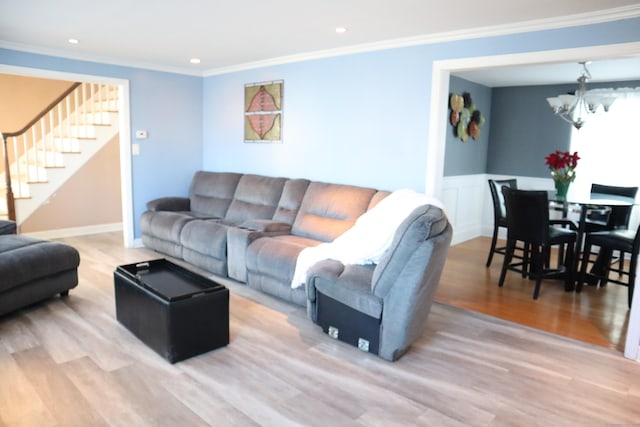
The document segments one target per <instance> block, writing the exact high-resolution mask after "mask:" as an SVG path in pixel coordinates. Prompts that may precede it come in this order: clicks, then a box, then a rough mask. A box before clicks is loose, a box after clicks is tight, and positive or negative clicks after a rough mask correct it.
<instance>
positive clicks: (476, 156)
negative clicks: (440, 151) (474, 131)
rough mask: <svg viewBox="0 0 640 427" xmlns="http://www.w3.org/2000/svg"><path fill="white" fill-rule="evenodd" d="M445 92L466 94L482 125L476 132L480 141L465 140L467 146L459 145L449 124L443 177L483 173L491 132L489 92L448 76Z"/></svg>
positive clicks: (481, 86)
mask: <svg viewBox="0 0 640 427" xmlns="http://www.w3.org/2000/svg"><path fill="white" fill-rule="evenodd" d="M449 92H450V93H457V94H462V93H463V92H469V94H471V99H473V102H474V103H475V104H476V109H477V110H480V112H481V113H482V115H483V116H484V118H485V123H484V126H483V127H482V128H481V129H480V137H479V138H478V139H477V140H476V139H473V138H471V137H469V139H468V140H467V142H462V140H461V139H460V138H458V137H457V136H455V135H454V131H453V126H452V125H451V122H449V124H448V126H447V138H446V149H445V160H444V176H455V175H472V174H479V173H485V172H486V171H487V150H488V147H489V134H490V128H491V88H489V87H487V86H483V85H479V84H477V83H473V82H470V81H468V80H464V79H461V78H459V77H455V76H451V80H450V82H449ZM450 111H451V110H449V112H450ZM447 120H448V116H447Z"/></svg>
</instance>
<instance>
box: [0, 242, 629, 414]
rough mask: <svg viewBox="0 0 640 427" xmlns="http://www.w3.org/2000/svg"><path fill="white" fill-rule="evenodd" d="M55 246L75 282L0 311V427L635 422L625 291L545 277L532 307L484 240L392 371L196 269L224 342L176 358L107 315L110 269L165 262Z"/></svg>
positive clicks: (461, 257)
mask: <svg viewBox="0 0 640 427" xmlns="http://www.w3.org/2000/svg"><path fill="white" fill-rule="evenodd" d="M61 240H62V241H64V242H66V243H69V244H72V245H73V246H75V247H76V248H77V249H78V250H79V251H80V254H81V265H80V269H79V274H80V284H79V286H78V287H77V288H76V289H73V290H72V291H71V293H70V296H69V297H68V298H64V299H60V298H57V297H56V298H53V299H50V300H48V301H46V302H44V303H42V304H38V305H35V306H32V307H29V308H26V309H23V310H21V311H18V312H16V313H13V314H10V315H7V316H2V317H0V426H2V427H4V426H8V427H14V426H23V425H25V426H38V427H40V426H66V425H82V424H84V425H98V426H100V425H109V426H127V427H128V426H165V425H171V426H173V425H190V426H191V425H194V426H205V425H209V426H257V425H260V426H301V425H304V426H322V427H324V426H326V425H331V426H339V427H341V426H385V427H386V426H405V425H411V426H414V425H415V426H434V425H437V426H452V427H459V426H462V425H464V426H523V425H527V426H529V425H545V426H547V425H553V426H572V427H573V426H576V425H580V426H611V425H632V424H633V423H638V421H639V420H640V406H639V405H638V402H639V401H640V364H639V363H638V362H635V361H630V360H627V359H624V358H623V357H622V355H621V352H620V348H619V343H617V342H615V339H616V338H615V337H616V336H622V335H623V334H624V332H623V331H624V328H625V321H627V315H626V313H627V311H626V309H625V310H621V307H623V306H624V304H626V294H625V293H624V291H626V289H621V287H617V286H611V287H607V288H605V289H589V290H587V291H586V293H583V294H581V295H575V294H567V293H565V292H564V290H563V289H562V287H561V286H555V285H554V284H553V283H545V284H543V288H542V292H541V295H540V299H539V300H538V301H533V300H532V299H531V293H530V292H531V291H532V285H531V283H530V282H529V281H522V280H520V279H519V278H511V279H510V280H509V281H508V282H507V283H505V287H504V288H503V289H500V288H498V287H497V285H496V282H495V280H496V271H497V270H496V268H499V267H496V266H497V265H499V260H498V258H499V257H496V261H494V266H492V267H491V268H489V269H486V268H485V267H484V259H485V257H486V251H485V250H486V249H487V248H485V246H484V245H485V244H486V241H483V240H482V239H480V240H479V241H472V242H469V243H466V242H465V244H464V245H462V246H460V247H454V248H452V253H453V256H450V257H449V259H448V260H447V265H446V266H445V270H446V271H445V274H444V275H443V281H442V283H441V287H440V288H439V290H438V295H437V300H438V302H436V303H435V304H434V305H433V308H432V312H431V314H430V317H429V322H428V324H427V328H426V330H425V331H424V333H423V334H422V336H421V337H420V338H419V339H418V341H417V342H416V343H415V344H414V345H413V346H412V347H411V349H410V350H409V351H408V352H407V353H406V355H405V356H404V357H402V358H401V359H400V360H399V361H397V362H394V363H391V362H387V361H384V360H382V359H380V358H378V357H376V356H374V355H371V354H366V353H363V352H361V351H359V350H357V349H356V348H354V347H352V346H349V345H347V344H344V343H342V342H339V341H336V340H334V339H331V338H330V337H329V336H327V335H326V334H324V333H322V331H321V329H320V328H319V327H318V326H317V325H314V324H313V323H312V322H311V321H310V320H309V319H308V318H307V315H306V310H305V309H304V308H302V307H297V306H294V305H291V304H289V303H286V302H283V301H280V300H277V299H273V298H270V297H268V296H266V295H264V294H262V293H260V292H258V291H255V290H253V289H251V288H248V287H247V286H244V285H242V284H238V283H236V282H233V281H230V280H225V279H220V278H214V277H213V276H210V275H208V274H207V273H206V272H202V270H199V269H196V268H192V269H193V270H194V271H196V272H199V273H203V274H205V275H208V276H210V277H212V278H214V279H216V280H220V281H221V282H222V283H224V284H226V285H227V286H228V287H229V289H230V291H231V298H230V335H231V342H230V344H229V345H228V346H226V347H223V348H220V349H217V350H214V351H211V352H208V353H205V354H202V355H199V356H196V357H193V358H190V359H187V360H185V361H182V362H179V363H176V364H170V363H168V362H167V361H166V360H164V359H163V358H162V357H160V356H159V355H158V354H156V353H155V352H154V351H153V350H151V349H149V348H148V347H147V346H146V345H145V344H144V343H142V342H141V341H140V340H138V339H137V338H136V337H135V336H133V334H131V333H130V332H129V331H128V330H127V329H126V328H124V327H123V326H122V325H121V324H119V323H118V321H117V319H116V318H115V301H114V294H113V270H115V268H116V267H117V266H118V265H121V264H128V263H133V262H140V261H145V260H149V259H156V258H162V257H164V256H162V255H159V254H157V253H155V252H152V251H149V250H147V249H144V248H124V247H123V246H122V238H121V236H119V235H118V233H105V234H100V235H93V236H83V237H74V238H67V239H61ZM183 265H186V264H184V263H183ZM619 303H621V304H622V305H620V304H619ZM514 321H515V322H520V323H514ZM523 324H524V325H523ZM537 328H540V329H537ZM541 329H542V330H541ZM578 339H580V340H582V341H577V340H578ZM65 408H68V413H65V412H64V409H65ZM74 416H75V417H76V418H72V417H74Z"/></svg>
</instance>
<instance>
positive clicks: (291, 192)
mask: <svg viewBox="0 0 640 427" xmlns="http://www.w3.org/2000/svg"><path fill="white" fill-rule="evenodd" d="M309 182H310V181H309V180H308V179H290V180H288V181H287V182H286V183H285V184H284V188H283V189H282V196H281V197H280V201H279V202H278V207H277V208H276V212H275V214H274V215H273V220H274V221H276V222H284V223H286V224H289V225H291V224H293V221H294V220H295V219H296V215H297V214H298V210H299V209H300V204H302V199H303V198H304V193H305V191H307V187H309Z"/></svg>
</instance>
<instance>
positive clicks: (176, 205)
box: [147, 197, 191, 212]
mask: <svg viewBox="0 0 640 427" xmlns="http://www.w3.org/2000/svg"><path fill="white" fill-rule="evenodd" d="M190 208H191V201H190V200H189V199H188V198H186V197H161V198H159V199H154V200H151V201H149V202H147V209H148V210H150V211H176V212H177V211H188V210H190Z"/></svg>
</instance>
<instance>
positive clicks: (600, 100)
mask: <svg viewBox="0 0 640 427" xmlns="http://www.w3.org/2000/svg"><path fill="white" fill-rule="evenodd" d="M580 65H582V69H583V71H582V75H581V76H580V77H578V80H577V81H578V89H577V90H576V91H575V93H574V94H573V95H570V94H564V95H558V96H556V97H552V98H547V102H548V103H549V106H550V107H551V109H552V110H553V112H554V114H556V115H558V116H560V118H562V119H563V120H564V121H566V122H568V123H571V124H572V125H573V126H574V127H575V128H576V129H580V128H581V127H582V126H583V125H584V123H585V120H586V119H587V117H588V116H590V115H593V114H596V113H599V112H601V111H604V112H607V111H609V107H611V104H613V101H615V100H616V97H615V96H614V95H613V91H612V90H610V89H609V90H607V89H592V90H587V80H589V79H590V78H591V73H590V72H589V69H588V68H587V63H586V62H580ZM601 107H602V108H601Z"/></svg>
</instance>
